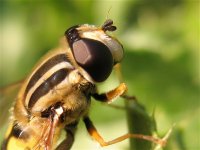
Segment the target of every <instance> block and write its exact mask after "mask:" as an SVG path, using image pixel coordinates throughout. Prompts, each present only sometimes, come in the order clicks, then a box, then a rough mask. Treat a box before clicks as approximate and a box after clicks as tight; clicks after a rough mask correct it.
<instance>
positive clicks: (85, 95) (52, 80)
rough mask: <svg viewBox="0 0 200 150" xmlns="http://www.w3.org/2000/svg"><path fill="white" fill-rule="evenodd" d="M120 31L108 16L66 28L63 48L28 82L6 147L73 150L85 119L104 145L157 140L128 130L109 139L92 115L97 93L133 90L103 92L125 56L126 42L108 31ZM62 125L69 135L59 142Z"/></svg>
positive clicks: (110, 95)
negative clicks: (135, 139)
mask: <svg viewBox="0 0 200 150" xmlns="http://www.w3.org/2000/svg"><path fill="white" fill-rule="evenodd" d="M115 30H116V26H114V25H113V21H112V20H110V19H108V20H106V21H105V23H104V24H103V25H102V26H100V27H96V26H94V25H88V24H83V25H76V26H73V27H71V28H69V29H68V30H67V31H66V32H65V34H64V37H63V38H62V40H61V43H60V45H59V47H58V48H56V49H54V50H52V51H50V52H48V53H47V54H46V55H45V56H44V57H43V58H42V59H41V61H40V62H39V63H38V64H37V65H36V66H35V67H34V69H33V71H32V72H31V73H30V75H29V76H28V77H27V78H26V79H25V80H24V81H23V84H22V85H21V88H20V91H19V93H18V95H17V98H16V102H15V104H14V107H13V112H12V113H13V117H12V122H11V124H10V126H9V128H8V132H7V133H6V135H5V139H4V141H3V143H2V147H1V149H2V150H11V149H19V150H20V149H26V150H29V149H39V150H40V149H44V150H51V149H57V150H69V149H70V148H71V147H72V145H73V142H74V134H75V131H76V126H77V124H78V122H79V121H80V120H81V119H83V122H84V123H85V126H86V128H87V131H88V132H89V134H90V135H91V137H93V138H94V140H96V141H97V142H98V143H99V144H100V145H101V146H107V145H111V144H114V143H117V142H120V141H122V140H125V139H127V138H130V137H138V138H143V139H147V140H151V139H149V137H148V136H138V135H134V134H125V135H123V136H121V137H119V138H116V139H114V140H112V141H109V142H106V141H104V139H103V138H102V137H101V136H100V134H99V133H98V132H97V130H96V128H95V126H94V125H93V123H92V121H91V120H90V117H89V116H88V110H89V108H90V103H91V97H93V98H94V99H96V100H98V101H101V102H105V103H108V102H111V101H112V100H113V99H114V98H116V97H118V96H122V95H123V94H124V93H125V92H126V90H127V87H126V85H125V84H124V83H121V84H120V85H119V86H118V87H116V88H115V89H113V90H111V91H109V92H106V93H102V94H99V93H98V92H97V87H96V83H98V82H103V81H105V80H106V79H107V78H108V76H109V75H110V74H111V71H112V69H113V66H115V65H116V64H117V63H119V62H120V61H121V60H122V58H123V53H124V52H123V46H122V45H121V44H120V42H119V41H118V40H117V39H116V38H114V37H112V36H110V35H109V34H108V32H112V31H115ZM61 130H65V132H66V138H65V139H64V140H63V141H62V142H61V143H60V144H59V145H58V146H55V145H56V143H57V140H58V138H59V135H60V132H61Z"/></svg>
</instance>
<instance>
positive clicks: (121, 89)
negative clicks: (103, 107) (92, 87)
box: [92, 83, 127, 103]
mask: <svg viewBox="0 0 200 150" xmlns="http://www.w3.org/2000/svg"><path fill="white" fill-rule="evenodd" d="M126 91H127V87H126V84H125V83H121V84H120V85H119V86H118V87H116V88H115V89H113V90H111V91H109V92H106V93H102V94H98V93H94V94H92V96H93V97H94V98H95V99H96V100H98V101H101V102H107V103H110V102H112V100H114V99H115V98H117V97H119V96H122V95H123V94H124V93H125V92H126Z"/></svg>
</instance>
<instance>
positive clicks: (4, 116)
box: [0, 80, 23, 133]
mask: <svg viewBox="0 0 200 150" xmlns="http://www.w3.org/2000/svg"><path fill="white" fill-rule="evenodd" d="M22 82H23V80H21V81H18V82H15V83H13V84H10V85H8V86H6V87H2V88H0V131H1V129H2V128H3V126H5V124H6V123H8V120H9V117H10V115H11V113H10V111H9V110H10V109H11V107H12V104H13V103H14V101H15V98H16V95H17V92H18V90H19V87H20V85H21V84H22ZM1 133H2V132H1Z"/></svg>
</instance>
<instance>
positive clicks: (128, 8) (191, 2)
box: [0, 0, 200, 150]
mask: <svg viewBox="0 0 200 150" xmlns="http://www.w3.org/2000/svg"><path fill="white" fill-rule="evenodd" d="M199 10H200V2H199V0H167V1H164V0H141V1H139V0H133V1H131V0H129V1H128V0H115V1H114V0H113V1H106V0H105V1H100V0H99V1H97V0H74V1H72V0H65V1H64V0H61V1H59V2H58V1H54V0H49V1H47V0H43V1H33V0H16V1H14V0H1V1H0V85H1V86H3V85H6V84H9V83H12V82H14V81H17V80H20V79H22V78H24V77H25V76H26V75H27V74H28V73H29V72H30V70H31V68H32V67H33V66H34V64H35V63H36V62H37V61H38V59H39V58H41V56H42V55H44V54H45V53H46V52H47V51H48V50H49V49H51V48H53V47H56V45H57V42H58V40H59V38H60V37H61V36H62V35H63V34H64V32H65V30H66V29H67V28H68V27H70V26H72V25H75V24H83V23H88V24H95V25H101V24H102V23H103V22H104V21H105V19H106V18H111V19H113V20H114V24H115V25H116V26H117V27H118V30H117V31H116V32H115V33H113V34H114V35H115V36H116V37H117V38H119V40H120V41H121V43H122V44H123V46H124V49H125V57H124V60H123V62H122V70H123V71H122V72H123V75H124V77H123V78H124V80H125V82H126V83H127V84H128V87H129V94H132V95H135V96H136V97H137V99H138V101H139V102H140V103H141V104H143V105H144V106H145V108H146V111H147V112H148V113H149V114H152V112H153V110H154V109H155V116H154V117H155V121H156V124H157V132H158V134H159V135H161V136H163V135H164V134H165V133H166V132H167V130H168V129H169V128H171V126H172V124H173V123H176V127H175V129H174V130H173V133H172V135H171V137H170V139H169V142H168V144H167V146H166V148H165V149H166V150H197V149H200V119H199V115H200V107H199V106H200V105H199V104H200V89H199V85H200V74H199V73H200V70H199V69H200V67H199V64H200V58H199V57H200V54H199V52H200V44H199V41H200V35H199V34H200V33H199V31H200V19H199V18H200V13H199ZM117 84H118V83H117V79H116V77H114V75H112V76H111V78H109V79H108V81H107V82H106V83H104V84H103V85H101V91H105V90H108V89H111V88H113V87H115V86H116V85H117ZM93 103H94V104H93V107H92V109H91V116H92V119H93V120H94V122H96V123H97V124H98V125H99V127H98V128H101V125H102V126H104V125H105V124H110V125H111V126H117V124H115V122H116V121H117V120H121V119H124V117H125V113H124V112H122V111H120V110H113V109H110V108H106V107H105V106H102V105H99V103H95V102H93ZM115 103H117V104H118V103H119V104H123V102H122V100H119V101H116V102H115ZM1 111H2V112H3V111H5V110H1ZM2 112H0V113H2ZM102 112H105V114H104V113H102ZM108 114H109V115H108ZM135 122H137V120H135ZM112 123H113V124H112ZM82 128H84V127H82ZM107 128H108V129H111V128H110V127H107ZM121 128H122V127H121V126H119V127H118V130H120V129H121ZM101 130H103V129H101ZM83 131H84V132H86V131H85V130H83ZM108 135H109V133H108ZM0 138H2V135H0ZM86 138H87V137H86ZM88 138H89V137H88ZM108 138H109V139H111V138H112V137H109V136H108ZM76 142H81V141H76ZM76 142H75V143H76ZM75 147H76V146H75ZM125 148H128V146H127V145H126V146H121V147H120V148H119V149H125ZM105 149H107V148H105ZM115 149H116V148H115Z"/></svg>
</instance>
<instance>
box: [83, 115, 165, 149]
mask: <svg viewBox="0 0 200 150" xmlns="http://www.w3.org/2000/svg"><path fill="white" fill-rule="evenodd" d="M83 121H84V123H85V126H86V128H87V131H88V132H89V134H90V136H91V137H92V138H94V140H95V141H97V142H98V143H99V144H100V145H101V146H108V145H112V144H115V143H118V142H121V141H123V140H126V139H128V138H138V139H143V140H147V141H150V142H154V143H156V144H159V145H165V144H166V141H165V140H162V139H157V138H154V137H152V136H146V135H142V134H130V133H127V134H124V135H122V136H120V137H117V138H115V139H113V140H111V141H105V140H104V139H103V138H102V137H101V135H100V134H99V133H98V131H97V129H96V128H95V126H94V125H93V123H92V121H91V120H90V118H89V117H88V116H86V117H85V118H84V119H83Z"/></svg>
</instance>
